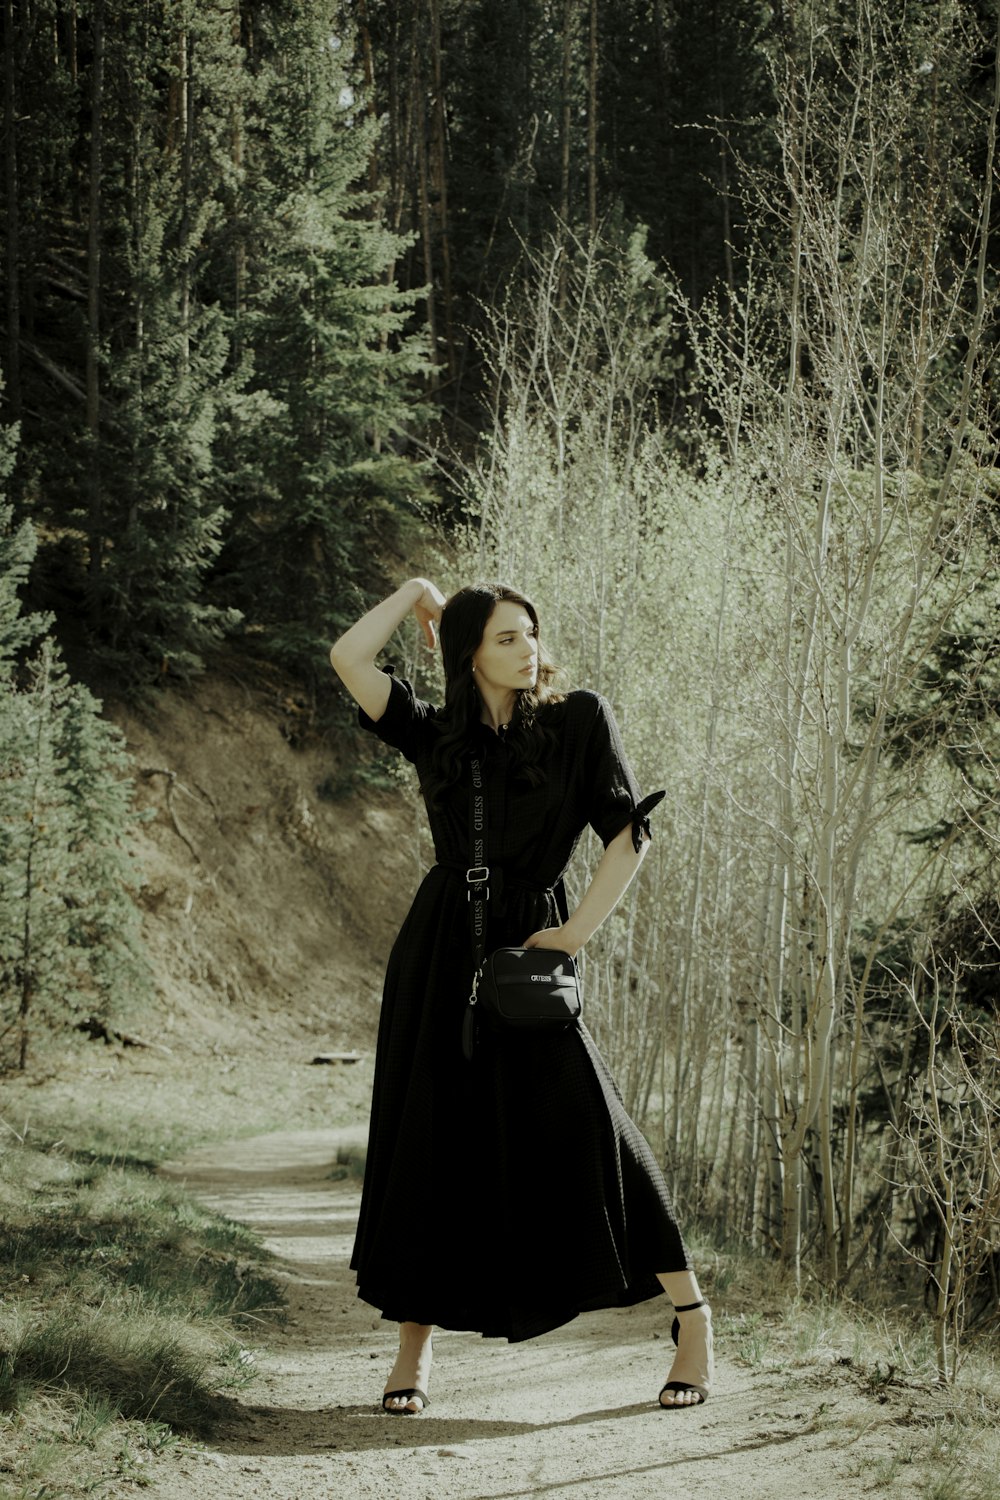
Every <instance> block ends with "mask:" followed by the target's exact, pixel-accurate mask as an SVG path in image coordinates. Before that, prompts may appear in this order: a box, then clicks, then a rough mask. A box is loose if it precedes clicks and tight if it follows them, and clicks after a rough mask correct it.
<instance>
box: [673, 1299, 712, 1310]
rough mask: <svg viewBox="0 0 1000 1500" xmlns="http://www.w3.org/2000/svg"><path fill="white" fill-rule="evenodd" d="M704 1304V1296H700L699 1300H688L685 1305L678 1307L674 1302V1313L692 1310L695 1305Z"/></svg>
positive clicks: (701, 1305) (702, 1305) (700, 1305)
mask: <svg viewBox="0 0 1000 1500" xmlns="http://www.w3.org/2000/svg"><path fill="white" fill-rule="evenodd" d="M704 1306H705V1299H704V1297H702V1299H701V1301H700V1302H689V1303H688V1304H687V1306H686V1307H678V1306H677V1305H676V1303H675V1304H674V1312H675V1313H682V1312H694V1310H695V1308H696V1307H704Z"/></svg>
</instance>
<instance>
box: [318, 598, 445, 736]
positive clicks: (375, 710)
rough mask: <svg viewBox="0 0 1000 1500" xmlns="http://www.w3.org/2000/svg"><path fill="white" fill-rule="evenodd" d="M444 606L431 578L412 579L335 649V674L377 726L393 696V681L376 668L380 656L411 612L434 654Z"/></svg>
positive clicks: (332, 650)
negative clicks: (383, 648)
mask: <svg viewBox="0 0 1000 1500" xmlns="http://www.w3.org/2000/svg"><path fill="white" fill-rule="evenodd" d="M444 603H445V600H444V595H443V594H442V593H441V590H440V589H438V588H436V587H435V586H434V584H433V583H431V581H430V579H429V578H408V579H407V581H406V582H405V583H404V584H401V585H400V587H399V588H398V589H397V590H396V592H395V593H394V594H390V595H389V597H388V599H383V600H382V602H381V604H376V605H375V608H374V609H370V610H369V611H368V613H367V614H366V615H362V617H361V619H360V620H358V622H357V623H356V624H355V625H352V626H351V628H350V630H345V632H344V634H343V635H342V636H341V637H340V639H339V641H335V642H334V644H333V646H331V648H330V663H331V665H332V667H333V670H334V671H335V672H336V674H337V676H338V677H339V678H340V680H341V682H342V683H343V684H344V686H345V687H346V689H347V691H348V692H349V693H350V695H351V697H352V698H353V699H354V701H355V702H356V703H357V704H359V705H360V707H361V708H363V709H364V711H365V713H366V714H367V715H368V717H369V718H370V719H373V720H375V721H376V723H377V722H378V720H379V719H381V717H382V715H383V714H384V713H385V707H386V704H387V703H388V702H389V692H390V687H389V678H388V677H387V676H386V674H385V673H384V672H382V671H380V670H379V668H378V667H377V666H376V665H375V658H376V656H377V655H378V654H379V652H380V651H381V650H382V647H383V646H384V645H385V643H386V641H387V640H388V639H389V637H390V636H391V635H392V633H393V631H394V630H396V629H397V628H398V627H399V626H400V625H401V624H402V623H403V621H404V620H405V619H406V616H407V615H408V614H409V613H410V610H411V609H412V610H413V611H414V613H415V614H416V616H417V619H418V620H419V622H420V624H421V626H422V627H423V632H424V639H425V640H426V642H427V645H428V647H429V648H430V649H431V650H433V648H434V646H435V644H436V642H437V632H436V630H435V626H436V624H437V621H438V620H440V618H441V611H442V609H443V608H444Z"/></svg>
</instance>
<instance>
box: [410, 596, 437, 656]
mask: <svg viewBox="0 0 1000 1500" xmlns="http://www.w3.org/2000/svg"><path fill="white" fill-rule="evenodd" d="M415 582H416V583H419V584H422V585H423V593H422V594H421V595H420V598H419V599H418V600H417V602H416V604H415V605H414V606H413V613H414V614H415V615H416V617H417V621H418V623H419V625H420V628H421V630H422V631H423V632H424V640H425V641H426V642H427V647H428V650H430V651H433V650H434V647H435V646H436V645H437V628H436V627H437V623H438V621H439V620H440V618H441V611H442V610H443V609H444V606H445V597H444V595H443V594H442V592H441V590H440V589H439V588H438V587H437V586H436V585H435V584H433V583H431V581H430V579H429V578H417V579H415Z"/></svg>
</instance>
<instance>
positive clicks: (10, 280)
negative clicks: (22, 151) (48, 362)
mask: <svg viewBox="0 0 1000 1500" xmlns="http://www.w3.org/2000/svg"><path fill="white" fill-rule="evenodd" d="M14 35H15V33H14V5H13V0H4V8H3V42H4V80H3V82H4V89H3V114H4V184H5V190H6V198H7V297H6V302H7V353H6V359H5V362H4V363H5V368H4V371H3V375H4V381H5V384H6V387H7V406H8V409H9V412H10V415H11V418H12V419H13V420H14V421H17V419H18V418H19V417H20V415H21V269H20V261H21V233H20V219H19V203H18V193H19V183H18V172H17V88H16V76H17V62H16V58H15V55H14Z"/></svg>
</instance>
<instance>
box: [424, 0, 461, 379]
mask: <svg viewBox="0 0 1000 1500" xmlns="http://www.w3.org/2000/svg"><path fill="white" fill-rule="evenodd" d="M428 3H429V7H430V22H431V64H432V68H433V73H432V82H433V88H434V95H433V103H432V109H431V140H432V143H433V162H434V167H433V174H434V196H435V199H436V201H437V222H438V245H439V246H440V252H441V298H442V301H443V303H444V342H445V364H446V365H447V367H448V374H449V377H450V378H452V379H453V378H454V374H455V364H456V358H455V355H456V351H455V335H454V329H453V324H452V296H451V238H450V232H449V227H448V135H447V130H446V126H445V114H444V77H443V73H442V68H441V4H440V0H428Z"/></svg>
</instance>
